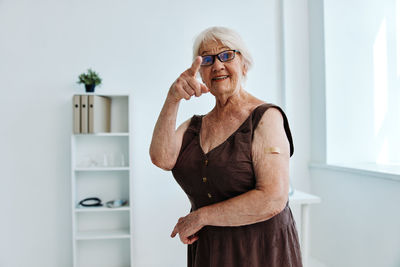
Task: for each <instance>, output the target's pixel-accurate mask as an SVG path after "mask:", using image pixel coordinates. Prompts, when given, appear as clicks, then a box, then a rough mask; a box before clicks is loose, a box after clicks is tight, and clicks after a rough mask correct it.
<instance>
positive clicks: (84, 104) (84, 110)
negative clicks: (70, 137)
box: [81, 95, 89, 133]
mask: <svg viewBox="0 0 400 267" xmlns="http://www.w3.org/2000/svg"><path fill="white" fill-rule="evenodd" d="M88 114H89V113H88V96H87V95H81V133H88V132H89V129H88V126H89V125H88V118H89V115H88Z"/></svg>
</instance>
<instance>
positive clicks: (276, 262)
mask: <svg viewBox="0 0 400 267" xmlns="http://www.w3.org/2000/svg"><path fill="white" fill-rule="evenodd" d="M270 107H274V108H277V109H278V110H279V111H280V112H281V113H282V115H283V118H284V128H285V131H286V135H287V138H288V140H289V143H290V156H292V154H293V142H292V136H291V133H290V129H289V124H288V120H287V118H286V115H285V114H284V112H283V111H282V109H281V108H279V107H278V106H275V105H272V104H262V105H260V106H258V107H256V108H255V109H254V110H253V111H252V113H251V114H250V116H249V117H248V118H247V119H246V120H245V121H244V122H243V124H242V125H241V126H240V127H239V128H238V129H237V130H236V131H235V132H234V133H233V134H232V135H231V136H230V137H228V139H227V140H226V141H225V142H223V143H222V144H220V145H219V146H217V147H215V148H213V149H212V150H210V151H209V152H208V153H207V154H204V152H203V150H202V149H201V147H200V142H199V132H200V129H201V122H202V118H203V116H204V115H203V116H198V115H194V116H193V117H192V119H191V122H190V125H189V127H188V129H187V130H186V132H185V134H184V136H183V142H182V147H181V150H180V153H179V156H178V159H177V162H176V165H175V166H174V168H173V169H172V173H173V175H174V177H175V179H176V181H177V182H178V183H179V185H180V186H181V187H182V189H183V190H184V191H185V193H186V194H187V196H188V198H189V200H190V202H191V204H192V210H196V209H198V208H201V207H203V206H207V205H212V204H214V203H217V202H220V201H224V200H227V199H229V198H233V197H235V196H238V195H240V194H243V193H245V192H247V191H249V190H251V189H254V188H255V184H256V177H255V174H254V170H253V164H252V158H251V144H252V139H253V134H254V130H255V129H256V127H257V125H258V123H259V121H260V119H261V117H262V115H263V114H264V112H265V111H266V110H267V109H268V108H270ZM197 234H198V236H199V239H198V240H197V241H196V242H195V243H193V244H192V245H188V267H300V266H302V263H301V254H300V247H299V241H298V235H297V230H296V225H295V222H294V220H293V217H292V212H291V210H290V208H289V206H288V204H286V207H285V208H284V210H283V211H282V212H281V213H279V214H278V215H276V216H274V217H273V218H271V219H269V220H266V221H263V222H259V223H255V224H250V225H245V226H238V227H219V226H218V227H217V226H205V227H203V228H202V229H201V230H200V231H199V232H198V233H197Z"/></svg>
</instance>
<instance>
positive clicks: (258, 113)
mask: <svg viewBox="0 0 400 267" xmlns="http://www.w3.org/2000/svg"><path fill="white" fill-rule="evenodd" d="M269 108H276V109H277V110H279V111H280V112H281V114H282V117H283V127H284V128H285V132H286V136H287V139H288V141H289V145H290V156H292V155H293V152H294V145H293V138H292V133H291V131H290V127H289V122H288V119H287V117H286V114H285V112H284V111H283V110H282V109H281V108H280V107H279V106H277V105H274V104H271V103H265V104H262V105H260V106H258V107H257V108H256V109H255V110H254V112H253V117H252V124H253V125H252V126H253V129H252V130H253V133H252V135H254V131H255V129H256V128H257V125H258V123H259V122H260V120H261V118H262V116H263V115H264V113H265V111H267V110H268V109H269ZM252 138H253V136H252Z"/></svg>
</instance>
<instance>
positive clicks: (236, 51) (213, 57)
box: [200, 49, 240, 67]
mask: <svg viewBox="0 0 400 267" xmlns="http://www.w3.org/2000/svg"><path fill="white" fill-rule="evenodd" d="M229 51H233V52H234V53H233V58H231V59H229V60H225V61H222V60H221V58H220V57H219V56H220V55H221V54H222V53H225V52H229ZM236 53H239V54H240V51H239V50H236V49H228V50H224V51H222V52H219V53H218V54H215V55H204V56H201V58H202V59H203V57H212V63H211V64H209V65H203V60H202V61H201V64H200V66H201V67H209V66H212V65H213V64H214V63H215V58H218V60H219V61H220V62H222V63H224V62H229V61H231V60H234V59H235V56H236Z"/></svg>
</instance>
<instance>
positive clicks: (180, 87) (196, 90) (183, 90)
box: [168, 56, 210, 102]
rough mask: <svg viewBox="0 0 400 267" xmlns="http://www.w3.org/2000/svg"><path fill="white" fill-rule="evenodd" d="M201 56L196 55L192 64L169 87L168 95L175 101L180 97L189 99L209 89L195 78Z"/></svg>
mask: <svg viewBox="0 0 400 267" xmlns="http://www.w3.org/2000/svg"><path fill="white" fill-rule="evenodd" d="M201 61H202V58H201V56H198V57H196V58H195V60H194V61H193V63H192V66H191V67H190V68H188V69H187V70H185V71H184V72H182V74H181V75H180V76H179V77H178V78H177V79H176V80H175V82H174V83H173V84H172V85H171V88H170V89H169V92H168V96H169V97H172V99H174V100H175V101H176V102H179V101H180V100H181V99H182V98H184V99H186V100H189V99H190V98H191V97H192V96H193V95H195V96H196V97H199V96H201V95H202V94H204V93H208V92H209V91H210V90H209V89H208V87H207V86H206V85H204V84H203V83H201V82H199V81H198V80H197V79H196V74H197V72H198V71H199V69H200V65H201Z"/></svg>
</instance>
